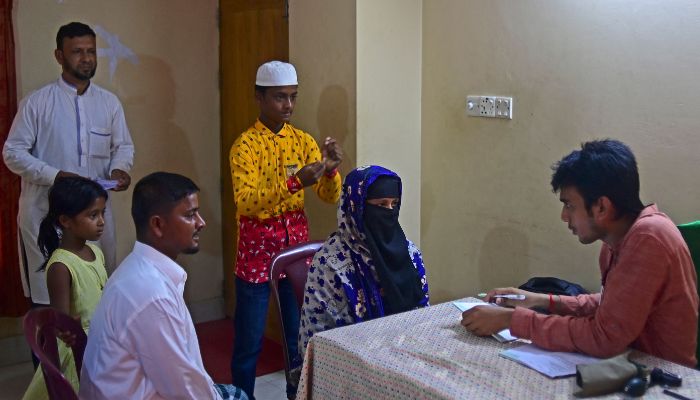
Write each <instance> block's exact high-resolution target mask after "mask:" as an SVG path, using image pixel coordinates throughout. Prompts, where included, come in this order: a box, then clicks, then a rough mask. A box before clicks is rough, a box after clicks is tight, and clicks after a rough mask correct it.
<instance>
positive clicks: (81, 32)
mask: <svg viewBox="0 0 700 400" xmlns="http://www.w3.org/2000/svg"><path fill="white" fill-rule="evenodd" d="M88 35H90V36H92V37H95V31H93V30H92V28H90V27H89V26H87V25H85V24H83V23H81V22H71V23H69V24H66V25H63V26H62V27H60V28H59V29H58V33H57V34H56V49H58V50H63V39H64V38H69V39H71V38H74V37H81V36H88Z"/></svg>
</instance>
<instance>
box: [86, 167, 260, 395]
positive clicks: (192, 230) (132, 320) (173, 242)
mask: <svg viewBox="0 0 700 400" xmlns="http://www.w3.org/2000/svg"><path fill="white" fill-rule="evenodd" d="M198 192H199V188H198V187H197V185H195V184H194V182H192V181H191V180H190V179H188V178H186V177H184V176H182V175H177V174H171V173H167V172H155V173H153V174H150V175H148V176H146V177H145V178H143V179H141V180H140V181H139V182H138V183H137V184H136V187H135V188H134V195H133V200H132V205H131V215H132V217H133V219H134V224H135V225H136V239H137V241H136V244H135V245H134V250H133V251H132V252H131V254H129V255H128V256H127V257H126V258H125V259H124V261H123V262H122V263H121V264H120V265H119V267H118V268H117V270H116V271H115V272H114V274H113V275H112V277H111V278H110V279H109V280H108V281H107V285H106V286H105V288H104V292H103V294H102V300H101V301H100V303H99V305H98V306H97V308H96V310H95V314H94V315H93V317H92V322H91V325H90V333H89V335H88V344H87V348H86V349H85V356H84V358H83V369H82V373H81V381H80V398H81V399H222V398H223V399H244V400H247V396H246V395H245V393H244V392H243V391H241V390H240V389H238V388H236V387H234V386H232V385H221V384H214V383H213V382H212V380H211V378H210V377H209V375H208V374H207V372H206V371H205V370H204V365H203V364H202V356H201V354H200V352H199V343H198V341H197V334H196V332H195V330H194V325H193V324H192V318H191V317H190V313H189V311H188V310H187V306H186V305H185V301H184V299H183V297H182V294H183V290H184V288H185V280H186V279H187V274H186V273H185V271H184V270H183V269H182V267H180V266H179V265H178V264H177V263H175V259H176V258H177V256H178V255H179V254H181V253H185V254H194V253H196V252H197V251H198V250H199V232H200V231H201V230H202V229H203V228H204V226H205V225H206V224H205V222H204V219H203V218H202V217H201V216H200V215H199V199H198V195H197V194H198Z"/></svg>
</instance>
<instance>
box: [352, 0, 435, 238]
mask: <svg viewBox="0 0 700 400" xmlns="http://www.w3.org/2000/svg"><path fill="white" fill-rule="evenodd" d="M421 13H422V0H382V1H375V0H358V1H357V158H358V162H357V163H358V165H365V164H378V165H382V166H384V167H387V168H389V169H391V170H393V171H395V172H396V173H398V174H399V176H401V179H402V183H403V195H402V199H401V226H402V228H403V229H404V231H405V232H406V236H407V237H408V238H409V239H411V240H412V241H414V242H415V243H416V244H418V245H420V241H421V229H420V222H421V219H420V216H421V196H420V182H421V34H422V32H421V26H422V24H421Z"/></svg>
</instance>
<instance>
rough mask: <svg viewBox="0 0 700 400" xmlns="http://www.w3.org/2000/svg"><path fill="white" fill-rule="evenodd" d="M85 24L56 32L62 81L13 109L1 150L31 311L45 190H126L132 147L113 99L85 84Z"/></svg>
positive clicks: (38, 281)
mask: <svg viewBox="0 0 700 400" xmlns="http://www.w3.org/2000/svg"><path fill="white" fill-rule="evenodd" d="M90 32H92V30H91V29H90V28H89V27H88V26H87V25H84V24H80V23H71V24H68V25H65V26H63V27H61V30H59V34H58V37H57V42H58V43H60V46H59V48H57V49H56V54H55V56H56V60H57V61H58V62H59V64H61V66H62V68H63V73H62V75H61V77H59V78H58V80H56V81H55V82H52V83H50V84H48V85H46V86H44V87H42V88H41V89H39V90H37V91H35V92H33V93H31V94H30V95H28V96H27V97H26V98H25V99H24V100H22V102H21V103H20V106H19V111H18V112H17V115H16V116H15V119H14V122H13V123H12V128H11V129H10V133H9V135H8V137H7V140H6V142H5V146H4V148H3V158H4V160H5V164H6V165H7V167H8V168H9V169H10V170H11V171H12V172H14V173H15V174H17V175H19V176H21V177H22V192H21V194H20V198H19V214H18V225H19V246H20V255H21V257H20V264H21V265H20V269H21V276H22V284H23V286H24V292H25V295H26V296H27V297H31V299H32V302H34V303H36V304H49V295H48V290H47V288H46V278H45V274H44V271H38V269H39V268H40V267H41V265H42V264H43V262H44V261H45V257H44V255H42V254H41V251H40V250H39V247H38V246H37V243H36V241H37V234H38V232H39V223H40V222H41V220H42V219H43V218H44V216H45V215H46V213H47V211H48V190H49V188H50V187H51V185H52V184H53V182H54V180H55V179H56V178H57V177H60V176H67V175H72V174H75V175H80V176H84V177H87V178H91V179H105V180H109V179H113V180H118V181H119V184H118V186H117V187H116V188H115V189H114V190H116V191H119V190H125V189H126V188H127V187H128V186H129V182H130V177H129V175H128V171H129V170H130V169H131V166H132V164H133V158H134V145H133V142H132V140H131V136H130V134H129V129H128V128H127V126H126V120H125V118H124V110H123V109H122V106H121V104H120V102H119V99H117V97H116V96H115V95H114V94H112V93H110V92H108V91H107V90H105V89H103V88H101V87H99V86H97V85H96V84H94V83H91V82H90V78H91V77H92V76H93V75H94V72H95V68H96V67H97V57H96V45H95V34H94V32H92V33H90ZM109 204H110V202H108V205H107V211H106V213H105V231H104V234H103V235H102V238H101V239H100V246H101V247H102V251H103V253H104V255H105V262H106V266H107V269H108V271H111V270H112V269H114V267H115V266H116V265H115V264H116V245H115V224H114V221H113V218H112V212H111V207H110V205H109Z"/></svg>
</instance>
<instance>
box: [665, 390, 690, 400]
mask: <svg viewBox="0 0 700 400" xmlns="http://www.w3.org/2000/svg"><path fill="white" fill-rule="evenodd" d="M664 394H666V395H669V396H671V397H675V398H677V399H679V400H691V399H690V398H689V397H685V396H683V395H682V394H678V393H676V392H672V391H670V390H668V389H664Z"/></svg>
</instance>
